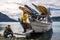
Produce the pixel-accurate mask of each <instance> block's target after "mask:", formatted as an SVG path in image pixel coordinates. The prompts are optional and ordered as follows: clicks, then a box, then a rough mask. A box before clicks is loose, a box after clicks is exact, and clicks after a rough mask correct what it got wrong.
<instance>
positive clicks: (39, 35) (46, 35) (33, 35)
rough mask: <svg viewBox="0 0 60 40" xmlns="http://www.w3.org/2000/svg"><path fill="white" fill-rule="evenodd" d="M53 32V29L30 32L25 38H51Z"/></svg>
mask: <svg viewBox="0 0 60 40" xmlns="http://www.w3.org/2000/svg"><path fill="white" fill-rule="evenodd" d="M52 34H53V30H52V29H51V30H49V31H48V32H45V33H31V35H30V37H27V39H34V40H51V38H52Z"/></svg>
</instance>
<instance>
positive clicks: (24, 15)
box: [22, 13, 28, 23]
mask: <svg viewBox="0 0 60 40" xmlns="http://www.w3.org/2000/svg"><path fill="white" fill-rule="evenodd" d="M27 18H28V14H27V13H24V14H23V16H22V22H23V23H27Z"/></svg>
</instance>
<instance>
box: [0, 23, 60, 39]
mask: <svg viewBox="0 0 60 40" xmlns="http://www.w3.org/2000/svg"><path fill="white" fill-rule="evenodd" d="M0 29H1V28H0ZM27 39H29V40H60V22H53V23H52V29H51V30H49V31H48V32H45V33H31V34H30V36H27V37H26V40H27Z"/></svg>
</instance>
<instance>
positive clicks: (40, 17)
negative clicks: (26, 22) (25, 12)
mask: <svg viewBox="0 0 60 40" xmlns="http://www.w3.org/2000/svg"><path fill="white" fill-rule="evenodd" d="M31 19H33V20H35V21H48V22H51V18H50V16H49V15H31Z"/></svg>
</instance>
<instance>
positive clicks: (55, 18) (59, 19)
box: [51, 16, 60, 21]
mask: <svg viewBox="0 0 60 40" xmlns="http://www.w3.org/2000/svg"><path fill="white" fill-rule="evenodd" d="M51 19H52V20H53V21H60V16H57V17H51Z"/></svg>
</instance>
